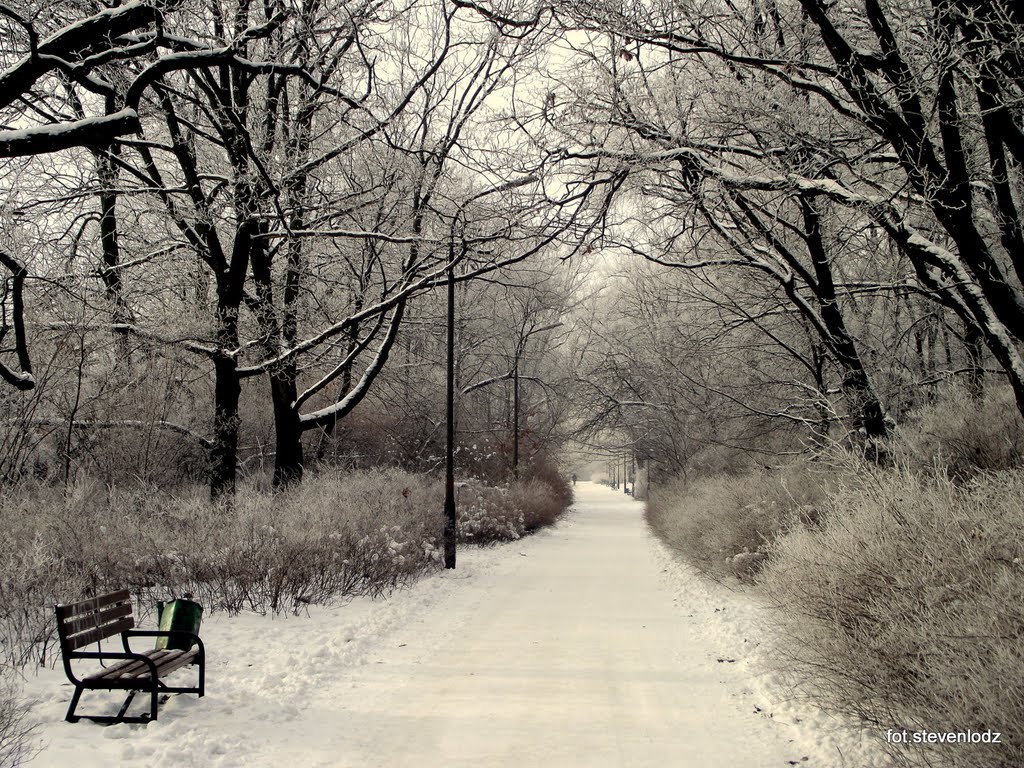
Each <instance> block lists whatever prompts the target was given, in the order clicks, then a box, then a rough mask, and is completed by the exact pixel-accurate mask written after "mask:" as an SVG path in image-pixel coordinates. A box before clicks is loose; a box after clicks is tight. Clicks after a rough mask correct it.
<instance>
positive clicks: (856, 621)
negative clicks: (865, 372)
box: [761, 466, 1024, 768]
mask: <svg viewBox="0 0 1024 768" xmlns="http://www.w3.org/2000/svg"><path fill="white" fill-rule="evenodd" d="M761 580H762V583H763V585H764V587H765V589H766V590H767V591H768V593H769V594H770V595H771V596H773V598H774V600H775V601H776V603H777V604H778V606H779V608H780V609H781V610H780V611H779V612H778V619H779V621H781V622H783V623H784V625H785V627H786V629H787V632H786V636H787V638H788V642H789V652H790V653H791V655H792V659H791V660H789V664H790V665H791V666H792V667H793V668H795V669H796V670H797V674H798V675H799V676H800V677H799V680H798V682H799V684H800V685H801V686H802V687H804V688H805V689H806V690H808V691H809V692H811V693H812V694H813V695H815V696H816V697H817V699H818V701H819V704H822V703H823V704H824V705H826V706H827V707H828V708H830V709H832V710H835V711H838V712H844V713H848V714H852V715H854V716H857V717H859V718H861V719H862V720H864V721H865V722H868V723H871V724H872V727H873V729H875V730H876V732H877V733H879V734H880V735H884V733H885V732H886V730H887V729H889V728H893V729H896V730H902V729H907V730H909V731H913V730H928V731H943V732H945V731H968V730H973V731H978V732H982V731H987V730H992V731H1000V732H1002V735H1003V738H1002V741H1003V743H1002V744H1001V745H985V744H960V745H945V746H931V747H917V748H912V749H906V748H901V747H898V746H896V745H890V746H889V749H891V750H892V751H893V753H894V755H895V756H896V757H897V759H899V760H900V761H902V762H904V763H905V764H908V765H929V766H957V767H958V768H975V767H976V768H996V766H1007V767H1009V766H1020V765H1024V726H1022V725H1021V724H1022V723H1024V688H1021V686H1020V680H1021V678H1022V677H1024V472H1019V471H1015V472H1005V473H1000V474H998V475H986V474H983V475H979V476H977V477H976V478H975V479H973V480H972V481H970V482H969V483H967V484H965V485H963V486H957V485H955V484H953V483H951V482H949V481H948V480H943V479H935V478H931V479H926V478H923V477H921V476H919V475H914V474H912V473H910V472H907V471H884V470H880V469H878V468H873V467H868V466H863V467H860V468H858V469H857V471H856V472H855V473H854V474H852V475H851V476H850V477H849V478H848V481H847V484H846V487H844V488H842V489H841V490H839V491H837V492H836V493H835V494H834V495H833V497H832V498H831V500H830V501H829V503H828V504H827V506H826V509H825V510H824V513H823V516H822V520H821V523H820V525H819V526H818V527H817V528H816V529H814V530H809V529H805V528H795V529H793V530H792V531H791V532H790V533H789V534H788V535H787V536H785V537H784V538H782V539H780V540H779V541H778V542H777V543H776V545H775V547H774V548H773V552H772V555H771V561H770V564H769V566H768V567H767V568H766V569H765V571H764V572H763V574H762V577H761Z"/></svg>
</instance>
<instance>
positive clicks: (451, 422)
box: [444, 243, 457, 568]
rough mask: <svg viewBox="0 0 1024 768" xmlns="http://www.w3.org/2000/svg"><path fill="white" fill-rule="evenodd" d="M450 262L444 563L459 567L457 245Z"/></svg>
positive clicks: (447, 565) (446, 565)
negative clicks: (456, 440)
mask: <svg viewBox="0 0 1024 768" xmlns="http://www.w3.org/2000/svg"><path fill="white" fill-rule="evenodd" d="M449 256H450V259H449V262H448V371H447V387H446V392H445V421H446V426H447V430H446V435H445V454H444V567H445V568H454V567H455V523H456V514H457V513H456V510H455V245H454V243H452V245H451V246H450V251H449Z"/></svg>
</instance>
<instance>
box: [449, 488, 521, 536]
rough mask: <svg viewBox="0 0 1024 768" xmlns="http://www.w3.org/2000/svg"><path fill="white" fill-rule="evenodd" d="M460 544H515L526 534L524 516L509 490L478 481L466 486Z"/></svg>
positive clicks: (462, 492) (461, 495)
mask: <svg viewBox="0 0 1024 768" xmlns="http://www.w3.org/2000/svg"><path fill="white" fill-rule="evenodd" d="M457 504H458V515H459V516H458V523H457V525H456V528H455V531H456V535H457V537H458V541H459V543H460V544H497V543H498V542H500V541H515V540H516V539H519V538H521V537H522V536H523V534H524V533H525V526H524V519H523V514H522V512H521V511H520V510H519V509H518V508H517V507H516V505H515V501H514V499H513V498H512V496H511V494H509V492H508V489H507V488H494V487H490V486H487V485H483V484H482V483H480V482H478V481H474V482H470V483H463V484H462V485H461V486H460V487H459V495H458V501H457Z"/></svg>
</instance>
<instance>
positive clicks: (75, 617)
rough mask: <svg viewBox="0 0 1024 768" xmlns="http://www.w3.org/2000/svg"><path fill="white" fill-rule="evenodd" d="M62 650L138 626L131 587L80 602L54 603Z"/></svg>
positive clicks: (94, 641) (66, 651)
mask: <svg viewBox="0 0 1024 768" xmlns="http://www.w3.org/2000/svg"><path fill="white" fill-rule="evenodd" d="M54 611H56V613H57V634H58V636H59V637H60V650H61V653H62V654H63V655H64V658H65V659H66V658H67V655H68V653H70V652H72V651H75V650H77V649H79V648H81V647H82V646H83V645H89V644H91V643H96V642H99V641H100V640H105V639H106V638H108V637H113V636H115V635H120V634H121V633H122V632H124V631H125V630H128V629H132V628H133V627H134V626H135V617H134V616H133V615H132V599H131V594H130V593H129V592H128V590H127V589H122V590H120V591H118V592H111V593H110V594H107V595H100V596H99V597H92V598H89V599H88V600H82V601H81V602H78V603H69V604H67V605H57V606H54Z"/></svg>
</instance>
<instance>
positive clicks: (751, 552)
mask: <svg viewBox="0 0 1024 768" xmlns="http://www.w3.org/2000/svg"><path fill="white" fill-rule="evenodd" d="M828 474H829V472H828V469H827V468H826V467H824V466H816V465H812V464H810V463H806V462H803V463H798V464H793V465H791V466H788V467H785V468H783V469H781V470H775V471H772V472H770V473H769V472H764V471H758V472H756V473H750V474H746V475H737V476H726V475H715V476H710V477H702V478H699V479H697V480H694V481H692V482H686V481H684V480H683V479H682V478H676V479H675V480H672V481H670V482H668V483H667V484H665V485H661V486H657V487H653V488H651V490H650V493H649V498H648V501H647V511H646V516H647V522H648V523H649V524H650V526H651V528H653V529H654V531H655V532H656V533H657V534H658V535H659V536H660V537H661V538H662V539H663V540H665V541H666V542H667V543H668V544H669V545H670V546H672V547H673V548H674V549H676V550H677V551H678V552H680V553H681V554H682V555H683V556H684V557H686V558H687V560H689V561H690V562H691V563H692V564H693V565H695V566H696V567H697V568H698V569H699V570H700V571H702V572H703V573H705V574H706V575H708V576H711V577H713V578H723V577H730V576H736V577H738V578H740V579H741V580H744V581H750V580H752V579H753V577H754V576H755V575H756V573H757V572H758V571H759V570H760V568H761V567H762V566H763V564H764V562H765V561H766V559H767V555H766V553H767V551H768V547H769V545H770V544H771V543H772V542H773V541H774V540H775V539H776V538H778V536H780V535H781V534H782V533H784V532H785V531H787V530H789V529H790V528H791V527H793V526H794V525H798V524H800V523H806V524H813V523H814V522H815V521H816V519H817V516H818V508H819V505H820V503H821V501H822V500H823V498H824V496H825V488H826V484H827V478H828Z"/></svg>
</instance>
